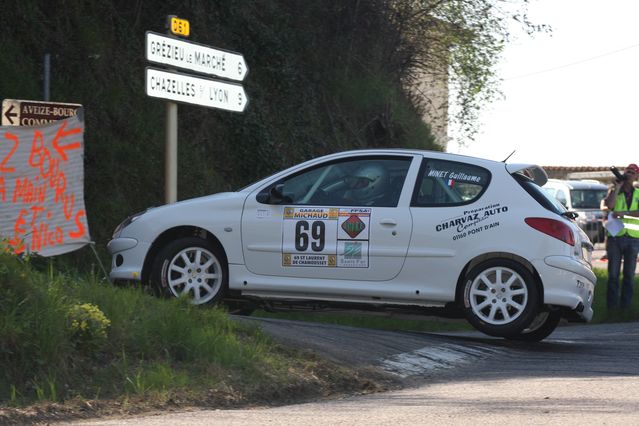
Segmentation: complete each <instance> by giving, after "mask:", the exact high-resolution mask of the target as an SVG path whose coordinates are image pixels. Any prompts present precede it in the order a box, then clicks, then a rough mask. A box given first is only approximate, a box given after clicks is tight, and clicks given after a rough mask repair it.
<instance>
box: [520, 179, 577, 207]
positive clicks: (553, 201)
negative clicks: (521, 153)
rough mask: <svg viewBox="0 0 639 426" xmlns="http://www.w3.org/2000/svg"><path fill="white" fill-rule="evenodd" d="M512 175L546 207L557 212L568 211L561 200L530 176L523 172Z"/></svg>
mask: <svg viewBox="0 0 639 426" xmlns="http://www.w3.org/2000/svg"><path fill="white" fill-rule="evenodd" d="M512 177H513V178H514V179H515V180H516V181H517V182H518V183H519V184H520V185H521V187H522V188H524V189H525V190H526V192H527V193H529V194H530V195H531V196H532V197H533V198H534V199H535V200H537V202H538V203H539V204H541V205H542V206H543V207H544V208H546V209H548V210H550V211H551V212H554V213H557V214H562V213H565V212H566V208H565V207H564V206H563V205H562V204H561V203H560V202H559V200H557V198H555V197H553V196H552V195H550V194H549V193H548V192H547V191H545V190H544V189H542V188H541V187H540V186H539V185H537V184H536V183H535V182H533V181H532V180H531V179H530V178H528V177H526V176H524V175H523V174H521V173H514V174H513V175H512Z"/></svg>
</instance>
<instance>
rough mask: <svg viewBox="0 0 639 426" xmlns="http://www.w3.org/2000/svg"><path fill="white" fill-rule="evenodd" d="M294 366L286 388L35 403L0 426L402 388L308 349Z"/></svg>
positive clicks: (230, 387) (0, 420)
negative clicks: (321, 356) (324, 357)
mask: <svg viewBox="0 0 639 426" xmlns="http://www.w3.org/2000/svg"><path fill="white" fill-rule="evenodd" d="M282 350H286V351H292V352H294V354H295V357H296V359H299V360H300V361H299V364H298V365H297V366H292V368H291V375H292V377H291V380H290V384H289V385H288V386H286V387H282V386H274V385H262V386H255V385H253V384H250V383H244V384H242V383H236V382H233V380H232V379H231V380H229V381H228V382H225V383H223V384H222V385H218V386H216V387H215V388H211V389H206V390H201V391H193V390H189V389H183V390H179V391H171V392H170V394H157V393H152V394H147V395H125V396H122V397H120V398H117V399H73V400H68V401H64V403H50V402H47V403H39V404H35V405H32V406H29V407H22V408H16V407H0V424H49V423H55V422H63V421H77V420H82V419H93V418H100V417H109V418H113V417H116V418H117V417H123V416H130V415H139V414H153V413H167V412H174V411H188V410H199V409H216V408H246V407H272V406H281V405H288V404H295V403H303V402H309V401H317V400H320V399H339V398H343V397H346V396H353V395H362V394H369V393H375V392H383V391H387V390H392V389H398V388H400V387H402V383H401V381H400V380H399V379H397V378H396V377H394V376H391V375H389V374H387V373H384V372H382V371H381V370H378V369H375V368H371V367H367V368H361V369H358V368H352V367H348V366H346V365H344V364H342V363H337V362H334V361H330V360H326V359H323V358H320V357H319V356H318V355H316V354H315V353H313V352H310V351H298V350H295V349H290V348H283V349H282Z"/></svg>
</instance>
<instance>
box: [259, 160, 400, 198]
mask: <svg viewBox="0 0 639 426" xmlns="http://www.w3.org/2000/svg"><path fill="white" fill-rule="evenodd" d="M411 160H412V158H411V157H379V156H376V157H358V158H355V159H351V160H346V161H344V160H341V161H333V162H330V163H328V164H323V165H321V166H316V167H314V168H312V169H307V170H304V171H302V172H298V173H296V174H293V175H291V176H288V177H285V178H283V179H281V180H280V181H278V182H277V183H275V184H274V185H271V186H269V187H268V188H265V190H264V191H262V192H261V193H260V196H258V197H259V198H258V200H259V201H260V202H265V203H267V204H295V205H312V206H355V207H359V206H372V207H396V206H397V202H398V201H399V197H400V195H401V191H402V188H403V186H404V181H405V179H406V174H407V173H408V168H409V167H410V163H411ZM273 188H278V190H279V191H280V192H281V195H282V197H281V198H282V199H281V200H276V201H273V199H272V198H270V199H269V198H268V197H267V196H265V195H263V193H264V192H269V191H272V189H273ZM262 200H264V201H262Z"/></svg>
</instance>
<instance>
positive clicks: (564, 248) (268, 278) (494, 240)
mask: <svg viewBox="0 0 639 426" xmlns="http://www.w3.org/2000/svg"><path fill="white" fill-rule="evenodd" d="M546 180H547V176H546V173H545V172H544V170H543V169H542V168H540V167H538V166H535V165H529V164H528V165H526V164H523V165H522V164H505V163H503V162H496V161H489V160H484V159H478V158H473V157H466V156H460V155H454V154H445V153H441V152H431V151H417V150H388V149H384V150H362V151H350V152H344V153H339V154H333V155H328V156H325V157H322V158H317V159H314V160H310V161H307V162H305V163H303V164H300V165H297V166H294V167H291V168H289V169H287V170H284V171H282V172H279V173H276V174H274V175H272V176H270V177H267V178H265V179H263V180H261V181H259V182H257V183H254V184H252V185H249V186H247V187H245V188H243V189H241V190H239V191H237V192H228V193H221V194H215V195H210V196H206V197H201V198H196V199H191V200H186V201H181V202H178V203H175V204H170V205H165V206H162V207H157V208H150V209H148V210H146V211H145V212H143V213H139V214H136V215H133V216H131V217H129V218H127V219H126V220H125V221H124V222H123V223H121V224H120V225H119V226H118V227H117V228H116V230H115V232H114V235H113V239H112V240H111V241H110V242H109V244H108V248H109V251H110V253H111V254H112V256H113V261H112V270H111V274H110V276H111V278H112V279H114V280H141V281H142V282H144V283H149V284H151V285H152V286H155V287H156V288H157V289H159V290H161V291H162V292H164V293H165V294H169V295H172V296H176V297H177V296H182V295H186V296H187V297H189V298H190V299H191V301H192V303H194V304H205V303H215V302H221V301H223V300H228V299H229V298H235V299H236V300H237V299H238V298H239V299H240V300H249V301H252V302H253V303H256V304H261V305H262V306H266V307H269V306H270V307H283V306H313V307H317V306H350V307H352V306H359V307H362V308H375V309H398V308H403V309H411V310H417V311H421V312H424V313H428V314H432V313H436V314H442V315H452V316H455V315H464V316H465V317H466V318H467V320H468V321H469V322H470V323H471V324H472V325H473V326H474V327H476V328H477V329H478V330H480V331H482V332H484V333H486V334H489V335H493V336H501V337H505V338H509V339H522V340H541V339H543V338H545V337H546V336H548V335H549V334H550V333H551V332H552V331H553V330H554V329H555V327H556V326H557V324H558V323H559V320H560V319H561V317H565V318H566V319H568V320H571V321H589V320H590V319H591V318H592V314H593V312H592V299H593V292H594V286H595V282H596V279H595V275H594V274H593V272H592V269H591V253H592V244H591V242H590V240H589V239H588V237H587V236H586V235H585V234H584V233H583V231H582V230H581V229H580V228H579V227H578V226H577V225H576V224H575V222H574V221H573V218H572V216H571V214H570V213H568V212H566V210H565V209H564V208H563V207H562V206H561V205H560V204H559V203H558V202H557V201H556V200H554V199H553V198H552V197H550V196H548V195H547V194H546V193H545V192H544V191H543V190H542V189H541V187H540V186H541V185H543V184H544V183H545V182H546Z"/></svg>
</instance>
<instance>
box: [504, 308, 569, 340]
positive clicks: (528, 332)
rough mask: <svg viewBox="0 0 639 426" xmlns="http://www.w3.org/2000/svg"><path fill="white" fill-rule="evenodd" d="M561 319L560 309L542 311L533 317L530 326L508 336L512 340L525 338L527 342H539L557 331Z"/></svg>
mask: <svg viewBox="0 0 639 426" xmlns="http://www.w3.org/2000/svg"><path fill="white" fill-rule="evenodd" d="M560 320H561V313H560V312H559V311H542V312H540V313H539V314H537V316H536V317H535V318H534V319H533V321H532V323H530V325H529V326H528V327H526V328H525V329H523V330H522V332H521V333H519V334H516V335H513V336H508V337H507V338H508V339H510V340H523V341H526V342H539V341H541V340H544V339H545V338H546V337H548V336H550V334H551V333H552V332H553V331H555V328H557V326H558V325H559V321H560Z"/></svg>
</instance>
